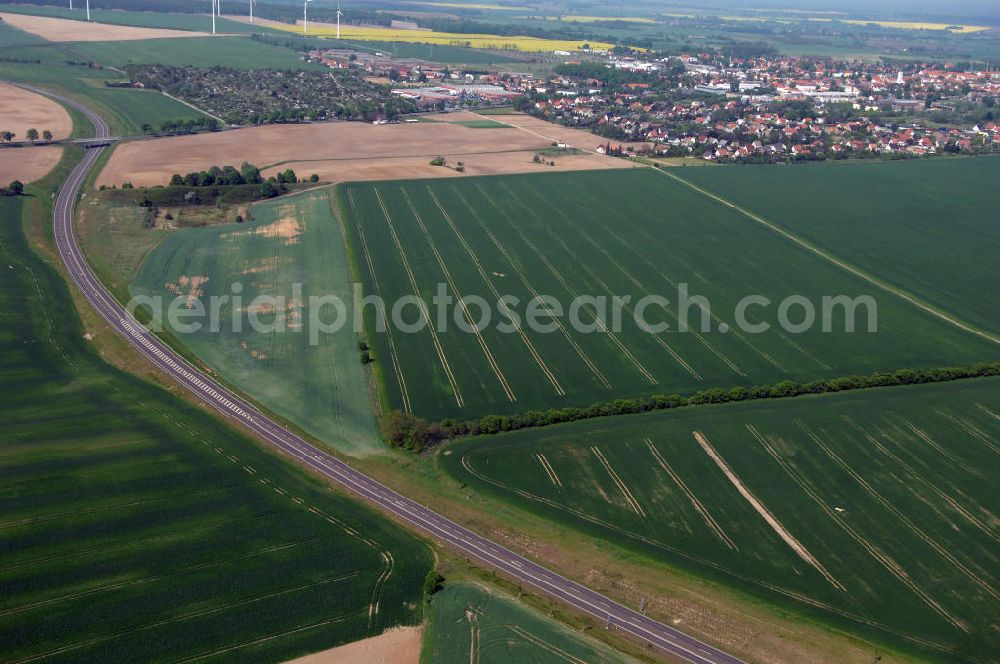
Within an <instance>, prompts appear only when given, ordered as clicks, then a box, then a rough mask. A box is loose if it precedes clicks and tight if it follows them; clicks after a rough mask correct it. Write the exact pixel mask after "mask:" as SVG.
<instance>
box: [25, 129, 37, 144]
mask: <svg viewBox="0 0 1000 664" xmlns="http://www.w3.org/2000/svg"><path fill="white" fill-rule="evenodd" d="M24 137H25V138H27V139H28V140H29V141H31V142H32V143H34V142H35V141H37V140H38V130H37V129H35V128H34V127H32V128H31V129H29V130H28V131H27V133H26V134H25V135H24Z"/></svg>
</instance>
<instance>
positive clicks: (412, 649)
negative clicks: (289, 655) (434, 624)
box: [288, 627, 422, 664]
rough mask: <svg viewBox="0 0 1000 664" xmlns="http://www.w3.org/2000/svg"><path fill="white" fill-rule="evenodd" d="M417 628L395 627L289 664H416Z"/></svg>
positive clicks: (417, 648) (418, 632) (418, 634)
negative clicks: (378, 634)
mask: <svg viewBox="0 0 1000 664" xmlns="http://www.w3.org/2000/svg"><path fill="white" fill-rule="evenodd" d="M421 632H422V629H421V628H420V627H397V628H395V629H390V630H388V631H386V632H383V633H382V634H381V635H380V636H373V637H371V638H369V639H362V640H361V641H355V642H354V643H348V644H347V645H343V646H339V647H337V648H332V649H330V650H324V651H323V652H318V653H315V654H312V655H306V656H305V657H300V658H298V659H293V660H291V662H289V663H288V664H417V663H418V662H419V661H420V637H421Z"/></svg>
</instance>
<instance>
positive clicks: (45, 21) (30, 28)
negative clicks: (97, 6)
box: [0, 12, 210, 42]
mask: <svg viewBox="0 0 1000 664" xmlns="http://www.w3.org/2000/svg"><path fill="white" fill-rule="evenodd" d="M0 18H2V19H3V21H4V22H5V23H7V24H8V25H12V26H14V27H15V28H20V29H21V30H24V31H25V32H31V33H33V34H36V35H38V36H39V37H41V38H42V39H47V40H49V41H52V42H97V41H132V40H138V39H170V38H174V37H208V36H210V35H209V33H207V32H191V31H189V30H167V29H164V28H137V27H131V26H127V25H108V24H107V23H86V22H84V21H74V20H70V19H66V18H51V17H49V16H28V15H27V14H8V13H6V12H0Z"/></svg>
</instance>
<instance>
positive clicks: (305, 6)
mask: <svg viewBox="0 0 1000 664" xmlns="http://www.w3.org/2000/svg"><path fill="white" fill-rule="evenodd" d="M310 2H312V0H305V2H303V3H302V34H303V35H304V34H306V33H308V32H309V3H310Z"/></svg>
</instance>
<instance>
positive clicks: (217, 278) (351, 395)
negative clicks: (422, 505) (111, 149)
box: [129, 191, 382, 454]
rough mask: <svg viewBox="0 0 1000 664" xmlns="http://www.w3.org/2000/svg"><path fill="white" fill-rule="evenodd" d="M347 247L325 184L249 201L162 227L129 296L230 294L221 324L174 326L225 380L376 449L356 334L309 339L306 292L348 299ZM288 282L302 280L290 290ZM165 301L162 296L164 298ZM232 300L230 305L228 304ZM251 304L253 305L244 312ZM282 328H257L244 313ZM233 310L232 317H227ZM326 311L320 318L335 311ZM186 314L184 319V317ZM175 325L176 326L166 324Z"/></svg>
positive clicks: (342, 443)
mask: <svg viewBox="0 0 1000 664" xmlns="http://www.w3.org/2000/svg"><path fill="white" fill-rule="evenodd" d="M348 275H349V268H348V264H347V254H346V251H345V247H344V242H343V236H342V234H341V229H340V225H339V222H338V221H337V219H336V218H334V216H333V213H332V210H331V204H330V199H329V197H328V194H327V192H325V191H318V192H310V193H305V194H300V195H296V196H292V197H286V198H282V199H280V200H275V201H270V202H267V203H263V204H260V205H257V206H254V208H253V220H252V221H248V222H245V223H243V224H239V225H236V224H227V225H217V226H208V227H205V228H190V229H182V230H179V231H174V232H172V233H170V234H168V235H167V236H166V237H165V239H164V240H163V241H162V243H161V244H160V245H158V246H157V247H156V248H155V249H153V250H152V251H151V253H150V254H149V256H148V257H147V258H146V259H145V261H144V262H143V263H142V267H141V269H140V270H139V273H138V275H137V276H136V277H135V280H134V281H133V282H132V284H131V286H130V287H129V291H130V294H131V295H132V296H151V297H156V296H162V297H163V298H165V299H164V302H165V303H169V302H170V301H171V300H172V299H173V298H175V297H177V296H182V297H187V296H193V297H200V298H201V299H202V301H203V302H205V303H206V308H207V303H208V302H210V298H212V297H213V296H224V295H230V296H233V295H234V290H233V285H234V284H237V283H238V284H240V287H241V289H242V290H241V291H240V292H239V295H240V296H241V297H242V304H239V303H237V302H236V300H235V299H232V300H230V301H229V302H228V303H227V304H226V305H225V306H224V307H223V308H222V309H221V310H220V316H219V318H220V327H219V329H218V331H212V330H211V329H210V327H209V326H208V325H207V324H206V325H205V326H204V327H203V328H202V329H201V330H199V331H198V332H196V333H192V334H176V338H177V339H178V340H179V342H180V343H182V344H183V345H184V346H185V347H186V348H188V349H189V350H190V351H192V352H193V353H194V354H195V355H197V356H198V357H199V358H200V359H201V360H202V361H204V362H205V363H206V364H207V365H208V366H210V367H211V368H212V369H213V370H215V371H217V372H218V373H219V375H221V376H222V377H223V378H224V379H225V380H227V381H229V382H230V383H232V384H233V385H235V386H236V387H238V388H239V389H241V390H243V391H244V392H245V393H246V394H249V395H250V396H251V397H253V398H254V399H256V400H258V401H259V402H260V403H262V404H263V405H264V406H266V407H267V408H270V409H271V410H272V411H274V412H276V413H278V414H279V415H281V416H283V417H286V418H288V419H290V420H292V421H293V422H295V423H296V424H297V425H299V426H300V427H302V428H303V429H305V430H306V431H307V432H309V433H310V434H312V435H314V436H316V437H318V438H320V439H321V440H324V441H326V442H328V443H330V444H332V445H334V446H335V447H337V449H339V450H341V451H344V452H348V453H351V454H366V453H371V452H373V451H377V450H380V449H382V443H381V441H380V440H379V436H378V432H377V430H376V427H375V420H374V416H373V414H372V409H371V399H370V396H369V393H370V390H369V387H368V381H367V379H366V377H365V373H364V372H365V369H364V367H363V366H362V364H361V361H360V358H361V355H360V352H359V350H358V342H359V337H358V335H357V334H356V333H355V331H354V329H353V327H352V325H350V324H348V325H347V326H345V327H344V328H343V329H341V330H339V331H338V332H336V333H334V334H322V335H319V336H318V343H316V344H312V343H310V341H309V333H310V330H309V326H308V323H309V321H310V319H311V317H312V315H313V312H312V310H311V309H310V298H311V297H312V296H314V295H315V296H327V295H336V296H337V297H339V298H340V299H341V301H343V302H345V303H348V306H350V303H351V301H352V300H351V298H352V291H351V285H350V283H349V282H348ZM295 284H301V285H302V289H301V291H300V292H298V293H296V291H295V290H294V288H295V286H294V285H295ZM259 295H268V296H275V297H279V296H280V297H285V298H286V300H285V302H284V305H285V310H283V311H275V310H273V307H265V306H264V305H263V304H259V305H254V304H253V300H254V298H256V297H257V296H259ZM165 306H166V304H165ZM234 309H237V311H235V312H234ZM251 309H253V311H251ZM251 313H252V314H253V315H255V316H258V317H259V320H260V321H261V322H262V323H263V324H265V325H266V324H270V323H272V322H273V321H275V320H276V318H277V317H278V316H282V317H283V318H284V320H285V330H286V331H285V332H268V331H265V330H261V331H255V330H254V329H253V327H252V326H251V325H250V324H249V315H250V314H251ZM234 314H235V315H236V317H237V319H238V320H239V321H242V322H240V323H234V322H233V317H234ZM333 315H334V314H333V312H332V310H329V311H326V312H325V313H323V315H322V320H324V321H328V320H331V319H332V318H333ZM182 322H184V323H186V322H188V321H182ZM172 331H173V332H175V333H176V332H177V330H176V329H172Z"/></svg>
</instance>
